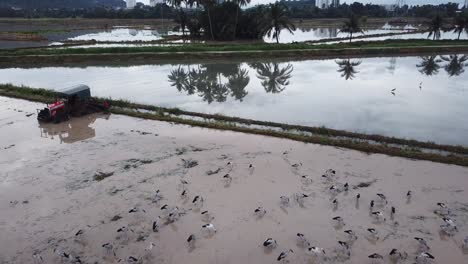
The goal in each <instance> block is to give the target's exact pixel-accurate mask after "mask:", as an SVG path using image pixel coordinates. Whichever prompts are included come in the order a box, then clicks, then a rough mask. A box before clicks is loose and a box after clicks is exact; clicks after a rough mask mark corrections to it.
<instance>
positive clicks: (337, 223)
mask: <svg viewBox="0 0 468 264" xmlns="http://www.w3.org/2000/svg"><path fill="white" fill-rule="evenodd" d="M332 220H333V225H334V226H335V227H342V226H344V225H345V223H344V220H343V218H342V217H341V216H335V217H333V218H332Z"/></svg>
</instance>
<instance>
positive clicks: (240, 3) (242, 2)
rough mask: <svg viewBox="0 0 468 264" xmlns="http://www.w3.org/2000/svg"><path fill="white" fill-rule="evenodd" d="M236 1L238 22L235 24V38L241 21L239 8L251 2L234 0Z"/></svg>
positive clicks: (248, 0)
mask: <svg viewBox="0 0 468 264" xmlns="http://www.w3.org/2000/svg"><path fill="white" fill-rule="evenodd" d="M234 3H236V5H237V9H236V22H235V24H234V39H236V34H237V24H238V23H239V9H240V8H241V7H243V6H246V5H248V4H250V0H234Z"/></svg>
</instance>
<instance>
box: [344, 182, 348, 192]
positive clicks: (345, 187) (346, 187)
mask: <svg viewBox="0 0 468 264" xmlns="http://www.w3.org/2000/svg"><path fill="white" fill-rule="evenodd" d="M348 190H349V184H348V183H345V185H344V191H345V192H347V191H348Z"/></svg>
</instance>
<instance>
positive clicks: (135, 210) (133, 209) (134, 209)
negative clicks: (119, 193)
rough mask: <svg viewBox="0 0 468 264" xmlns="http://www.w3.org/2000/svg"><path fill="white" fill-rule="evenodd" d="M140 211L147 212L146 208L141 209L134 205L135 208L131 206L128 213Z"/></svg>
mask: <svg viewBox="0 0 468 264" xmlns="http://www.w3.org/2000/svg"><path fill="white" fill-rule="evenodd" d="M139 212H143V213H146V211H145V210H144V209H140V208H138V207H133V208H130V210H128V213H129V214H131V213H139Z"/></svg>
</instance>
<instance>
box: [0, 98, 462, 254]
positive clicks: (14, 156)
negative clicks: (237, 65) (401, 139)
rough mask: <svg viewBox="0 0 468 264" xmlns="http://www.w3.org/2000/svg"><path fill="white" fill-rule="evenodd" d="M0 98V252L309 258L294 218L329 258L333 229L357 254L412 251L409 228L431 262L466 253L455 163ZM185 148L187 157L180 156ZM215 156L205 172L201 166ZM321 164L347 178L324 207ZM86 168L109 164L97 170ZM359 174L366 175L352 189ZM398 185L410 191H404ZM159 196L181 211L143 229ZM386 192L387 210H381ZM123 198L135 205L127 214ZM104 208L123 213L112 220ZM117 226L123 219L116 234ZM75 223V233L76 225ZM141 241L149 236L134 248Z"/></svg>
mask: <svg viewBox="0 0 468 264" xmlns="http://www.w3.org/2000/svg"><path fill="white" fill-rule="evenodd" d="M0 102H1V104H0V133H1V137H0V166H1V168H2V170H1V172H0V211H1V212H2V213H1V214H0V230H1V233H2V235H1V236H0V263H34V259H33V257H32V255H33V254H34V253H36V254H39V255H41V256H42V258H43V259H44V263H61V259H60V257H58V256H57V255H55V254H54V253H53V249H55V248H58V249H60V250H64V251H65V252H68V253H72V254H73V255H78V256H80V257H81V260H82V261H83V263H116V262H117V261H118V260H119V259H126V258H127V257H128V256H135V257H138V258H144V263H276V262H277V261H276V258H277V256H278V255H279V254H280V252H281V251H282V250H286V249H293V251H294V253H291V254H290V256H289V260H290V261H291V263H311V260H310V257H308V256H307V255H306V254H305V252H304V249H301V248H300V247H298V246H297V245H296V238H295V236H296V233H298V232H301V233H304V234H305V236H306V237H307V238H308V239H309V240H310V243H311V244H312V245H315V246H319V247H323V248H325V250H326V252H327V255H328V257H329V259H328V263H338V262H341V260H340V259H337V258H336V252H334V251H335V249H337V248H338V243H337V241H338V240H345V239H346V237H345V236H344V232H343V230H345V229H353V230H354V231H355V232H356V233H357V235H358V239H357V241H356V242H355V243H354V244H353V246H352V250H351V258H350V259H349V260H347V261H346V262H347V263H369V262H370V261H369V260H368V258H367V255H370V254H372V253H380V254H382V255H384V256H385V260H384V262H385V263H389V259H388V252H390V250H391V249H392V248H397V249H399V250H403V251H406V252H407V253H408V254H409V258H408V260H407V261H406V263H412V262H413V261H414V256H415V252H416V250H417V242H416V241H415V240H414V239H413V237H414V236H419V237H424V238H425V239H426V240H427V241H428V244H429V246H430V247H431V253H432V254H433V255H434V256H435V257H436V261H437V262H436V263H466V260H467V257H468V255H466V254H464V252H463V251H462V249H461V241H462V240H463V238H464V237H465V236H466V235H468V227H467V226H466V224H467V220H468V195H467V193H466V191H465V190H466V189H467V188H468V180H467V179H468V178H467V177H468V169H467V168H462V167H458V166H449V165H443V164H437V163H432V162H426V161H412V160H407V159H401V158H394V157H388V156H385V155H366V154H364V153H360V152H356V151H350V150H345V149H339V148H332V147H325V146H319V145H313V144H303V143H298V142H293V141H289V140H281V139H274V138H269V137H262V136H253V135H246V134H241V133H234V132H221V131H215V130H208V129H201V128H190V127H188V126H181V125H174V124H170V123H164V122H154V121H147V120H140V119H134V118H129V117H125V116H117V115H112V116H103V115H94V116H87V117H83V118H80V119H76V118H75V119H72V121H71V122H69V123H65V124H60V125H45V126H39V125H38V124H37V122H36V120H35V115H32V116H29V117H27V116H26V115H29V114H30V113H34V112H35V109H36V108H40V107H41V105H40V104H33V103H29V102H25V101H19V100H12V99H6V98H3V97H2V98H0ZM18 108H20V109H18ZM20 111H21V112H20ZM183 160H185V161H190V160H191V161H196V162H197V164H192V165H195V166H193V167H190V168H188V167H187V166H184V165H187V163H189V162H184V161H183ZM228 162H231V163H232V164H233V165H232V166H227V165H226V164H227V163H228ZM299 163H301V164H302V165H298V166H297V167H296V166H292V165H293V164H299ZM249 164H253V166H254V168H253V169H249ZM217 168H220V171H219V172H218V173H217V174H212V175H208V174H207V171H209V170H216V169H217ZM328 168H333V169H335V170H336V172H337V173H336V177H335V178H336V182H338V183H345V182H349V184H350V186H351V188H350V190H349V192H347V193H345V192H342V193H340V194H338V195H337V196H336V198H337V199H338V201H339V205H338V208H337V209H336V210H335V209H333V207H332V205H331V201H330V198H331V195H330V193H329V192H328V191H327V189H328V188H329V187H330V184H329V183H326V182H324V181H323V180H322V178H321V177H320V175H321V174H322V173H323V172H324V171H325V170H326V169H328ZM96 172H104V173H113V175H112V176H109V177H107V178H105V179H103V180H100V181H97V180H95V179H94V175H95V174H96ZM226 173H229V174H230V175H231V176H232V178H233V180H232V182H231V183H230V184H229V185H226V184H225V182H223V181H222V176H223V175H225V174H226ZM301 175H308V176H310V178H311V179H312V183H310V184H306V183H305V182H303V181H301V177H300V176H301ZM181 179H183V180H186V181H188V182H189V184H188V185H187V187H186V188H187V191H188V195H189V201H185V200H184V199H182V198H181V197H180V193H181V192H182V187H181V184H180V181H181ZM361 182H372V184H371V185H370V186H369V187H367V188H359V189H354V187H355V186H357V185H358V184H359V183H361ZM156 189H160V190H161V193H162V195H163V200H162V201H160V202H159V203H153V202H152V201H151V199H150V198H151V196H152V194H154V192H155V190H156ZM407 190H412V191H413V197H412V199H411V200H410V201H407V199H406V197H405V194H406V192H407ZM378 192H381V193H384V194H385V195H386V196H387V197H388V205H385V206H383V207H378V209H377V210H381V211H383V212H384V215H385V218H386V221H385V222H382V223H374V222H373V221H372V219H371V217H370V216H369V206H368V204H369V202H370V200H377V199H378V197H377V196H376V193H378ZM295 193H306V194H309V198H308V199H306V200H305V202H304V206H303V207H301V206H299V205H298V204H297V203H295V202H292V203H291V205H289V206H287V207H285V208H281V207H280V199H279V197H280V196H282V195H286V196H289V197H291V196H292V195H293V194H295ZM357 193H360V194H361V199H360V202H359V204H356V200H355V195H356V194H357ZM196 195H201V196H202V197H203V198H204V200H205V202H204V204H203V208H202V209H201V210H202V211H203V210H208V211H210V212H211V213H212V214H213V216H214V219H213V220H212V223H213V224H214V225H215V227H216V229H217V232H216V233H215V234H214V235H213V236H211V237H205V236H203V234H202V233H201V226H202V225H203V224H204V223H205V222H203V221H202V218H201V215H200V211H197V210H195V209H193V210H190V208H193V206H192V205H191V201H190V200H192V199H193V198H194V196H196ZM437 202H445V203H446V204H447V205H448V206H449V207H450V208H451V212H452V215H451V217H452V218H453V219H454V220H455V221H456V223H457V225H458V228H459V232H458V233H457V234H455V235H454V236H453V237H446V236H442V235H441V234H440V233H439V231H440V228H439V225H441V224H442V223H443V221H442V219H441V218H440V217H439V216H437V215H435V214H434V213H433V211H434V210H435V209H437V205H436V203H437ZM163 204H168V205H169V206H178V207H179V208H180V210H181V211H182V210H183V209H185V210H186V213H185V214H184V215H182V216H181V217H180V219H179V220H177V221H176V222H174V223H172V224H167V225H165V224H161V227H160V230H159V232H158V233H153V232H152V231H151V229H152V228H151V224H152V221H153V220H155V219H156V218H157V217H158V216H160V215H162V212H161V210H160V209H159V207H161V206H162V205H163ZM257 206H263V207H264V208H265V209H266V210H267V214H266V215H265V216H264V217H263V218H260V219H256V218H255V217H254V215H253V210H254V209H255V208H256V207H257ZM390 206H395V207H396V210H397V213H396V215H395V217H394V218H393V219H391V217H390V214H389V211H390ZM132 207H137V208H138V209H140V210H141V209H144V210H145V212H143V211H140V212H137V213H131V214H130V213H128V212H129V210H130V209H131V208H132ZM116 215H118V216H120V217H122V218H121V219H118V220H116V221H111V219H112V218H113V217H114V216H116ZM338 215H339V216H342V217H343V218H344V222H345V227H344V228H342V229H335V227H334V226H333V224H332V222H331V218H332V217H334V216H338ZM114 220H115V219H114ZM396 223H397V224H396ZM123 226H126V227H128V228H130V229H131V230H132V231H128V232H127V234H126V235H123V236H122V235H121V237H120V239H117V237H118V235H120V233H119V234H118V233H117V232H116V231H117V229H119V228H121V227H123ZM368 227H373V228H376V229H377V230H378V231H379V232H380V239H379V240H378V241H376V242H372V241H369V240H367V239H366V237H365V232H366V231H365V230H366V228H368ZM80 229H82V230H83V231H84V233H83V235H82V236H81V237H79V238H76V237H75V233H76V232H77V231H78V230H80ZM192 233H193V234H195V235H196V236H197V237H198V239H197V241H196V244H195V248H194V249H193V250H190V249H189V248H188V246H187V244H186V239H187V237H188V236H189V235H190V234H192ZM267 237H272V238H274V239H276V240H277V241H278V247H277V248H276V249H275V250H273V251H272V252H267V251H265V250H264V249H263V248H262V247H261V246H260V244H261V243H262V242H263V240H264V239H266V238H267ZM151 242H153V243H154V244H155V247H154V248H152V249H151V250H145V248H147V247H148V246H149V244H150V243H151ZM104 243H112V244H113V245H114V249H115V253H116V256H115V257H114V256H113V254H106V251H105V250H104V249H103V248H102V247H101V246H102V244H104ZM123 263H125V262H124V261H123Z"/></svg>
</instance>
